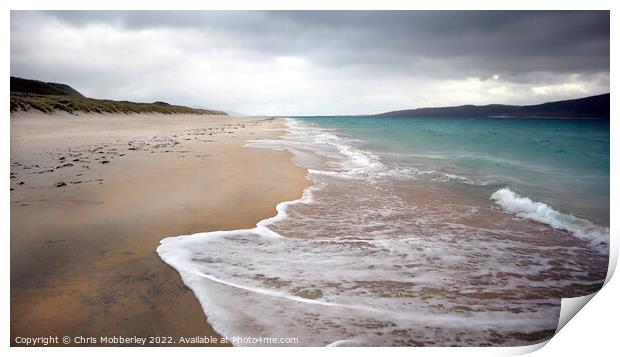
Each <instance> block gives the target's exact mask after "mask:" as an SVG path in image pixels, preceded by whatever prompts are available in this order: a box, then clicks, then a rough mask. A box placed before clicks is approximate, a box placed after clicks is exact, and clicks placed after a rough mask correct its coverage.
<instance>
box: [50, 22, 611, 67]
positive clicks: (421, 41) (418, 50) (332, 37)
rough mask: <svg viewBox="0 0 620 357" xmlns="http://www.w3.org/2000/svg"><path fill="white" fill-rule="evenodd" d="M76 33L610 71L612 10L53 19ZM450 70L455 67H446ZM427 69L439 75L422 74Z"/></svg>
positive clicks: (341, 59) (389, 62)
mask: <svg viewBox="0 0 620 357" xmlns="http://www.w3.org/2000/svg"><path fill="white" fill-rule="evenodd" d="M50 14H52V15H53V16H54V17H56V18H58V19H59V20H61V21H66V22H68V23H72V24H75V25H79V26H85V25H88V24H92V23H108V24H112V25H116V26H122V27H124V28H127V29H135V30H139V29H148V28H157V27H176V28H193V29H198V30H201V29H205V30H208V29H216V30H218V31H221V32H223V33H224V34H226V35H227V39H228V40H230V41H231V42H230V45H231V46H233V47H234V46H239V47H243V48H247V49H251V50H253V51H257V52H264V53H267V54H275V55H307V56H310V57H312V58H314V59H315V60H317V61H320V62H321V63H325V64H326V65H330V66H349V65H353V66H355V65H357V66H365V65H367V66H370V67H382V66H385V67H391V66H395V67H401V66H405V67H404V68H405V69H408V70H410V69H411V68H408V67H415V66H408V64H410V65H411V64H413V65H415V63H412V61H419V60H432V59H446V58H449V59H451V62H452V64H453V65H454V67H456V69H454V68H434V69H435V70H437V69H439V72H440V73H435V75H437V74H442V72H445V74H446V75H455V74H457V75H458V73H454V72H456V71H465V72H467V73H468V75H484V74H485V73H486V74H491V73H492V72H498V71H501V72H504V73H505V74H507V75H508V74H510V75H515V76H518V75H519V74H522V73H527V72H536V71H539V72H542V71H550V72H571V71H601V70H609V12H607V11H579V12H576V11H572V12H571V11H555V12H549V11H542V12H541V11H510V12H507V11H459V12H455V11H334V12H327V11H303V12H301V11H300V12H295V11H271V12H243V11H238V12H237V11H233V12H226V11H224V12H217V11H216V12H202V13H200V12H198V13H196V12H186V11H173V12H163V11H147V12H141V11H140V12H139V11H133V12H131V11H130V12H103V13H100V12H53V13H50ZM447 67H449V66H447ZM425 69H427V70H430V69H432V68H425Z"/></svg>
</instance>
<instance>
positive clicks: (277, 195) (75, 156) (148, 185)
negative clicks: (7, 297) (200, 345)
mask: <svg viewBox="0 0 620 357" xmlns="http://www.w3.org/2000/svg"><path fill="white" fill-rule="evenodd" d="M282 127H283V122H282V121H281V119H270V118H232V117H226V116H199V115H144V114H142V115H124V114H115V115H98V114H93V115H86V114H82V115H79V116H74V115H69V114H66V113H65V114H54V115H51V116H50V115H43V114H38V113H17V114H11V345H17V344H16V343H15V339H16V337H18V336H21V337H25V336H28V337H38V336H61V337H62V336H70V337H71V338H73V337H77V336H83V337H95V338H99V337H101V336H124V337H133V336H140V337H171V338H172V339H171V340H166V339H164V340H159V342H169V341H178V338H179V337H196V336H213V337H215V338H216V339H217V337H218V335H217V333H216V332H214V331H213V329H212V328H211V327H210V326H209V325H208V323H207V322H206V317H205V315H204V313H203V311H202V309H201V307H200V306H199V303H198V301H197V300H196V299H195V297H194V296H193V294H192V292H191V291H190V290H189V289H187V288H186V287H185V286H184V285H183V283H182V281H181V279H180V277H179V275H178V273H177V272H176V271H175V270H173V269H172V268H171V267H169V266H168V265H166V264H165V263H163V262H162V261H161V260H160V259H159V257H158V256H157V254H156V253H155V248H156V247H157V245H158V242H159V241H160V240H161V239H162V238H165V237H169V236H176V235H181V234H189V233H196V232H205V231H213V230H229V229H237V228H250V227H253V226H254V225H255V224H256V222H257V221H259V220H261V219H263V218H267V217H270V216H273V215H274V214H275V213H276V211H275V205H276V204H277V203H278V202H281V201H285V200H291V199H295V198H298V197H299V196H300V195H301V192H302V190H303V188H304V187H305V186H307V185H308V181H307V180H305V178H304V177H305V174H306V171H305V169H302V168H299V167H296V166H294V165H293V164H292V162H291V155H290V154H289V153H288V152H286V151H273V150H265V149H255V148H244V147H243V145H244V143H245V142H246V140H248V139H258V138H268V137H275V136H278V135H281V134H282V133H283V132H282V131H279V130H265V129H278V128H282ZM207 315H208V312H207ZM148 342H150V341H148V340H147V345H149V343H148ZM218 342H220V341H219V340H218Z"/></svg>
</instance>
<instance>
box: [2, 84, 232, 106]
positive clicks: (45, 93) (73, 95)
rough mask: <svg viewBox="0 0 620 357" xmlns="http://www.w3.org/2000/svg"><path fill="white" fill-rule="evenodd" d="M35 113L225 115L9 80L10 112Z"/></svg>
mask: <svg viewBox="0 0 620 357" xmlns="http://www.w3.org/2000/svg"><path fill="white" fill-rule="evenodd" d="M33 109H34V110H38V111H41V112H44V113H53V112H55V111H65V112H69V113H75V112H85V113H90V112H94V113H126V114H129V113H163V114H208V115H227V114H226V113H225V112H222V111H219V110H211V109H196V108H190V107H186V106H182V105H173V104H168V103H166V102H162V101H156V102H154V103H136V102H129V101H118V100H108V99H93V98H87V97H84V96H83V95H82V94H81V93H80V92H78V91H77V90H75V89H73V88H72V87H71V86H69V85H66V84H61V83H48V82H42V81H36V80H32V79H23V78H18V77H11V112H16V111H28V110H33Z"/></svg>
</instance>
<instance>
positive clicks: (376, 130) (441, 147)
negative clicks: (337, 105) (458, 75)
mask: <svg viewBox="0 0 620 357" xmlns="http://www.w3.org/2000/svg"><path fill="white" fill-rule="evenodd" d="M298 119H300V120H303V121H307V122H310V123H314V124H317V125H320V126H323V127H326V128H331V129H334V130H336V131H337V132H338V133H339V134H340V135H342V136H344V137H348V138H352V139H359V140H361V141H360V142H359V143H358V145H359V147H360V148H362V149H364V150H368V151H370V152H373V153H376V154H378V155H379V156H380V157H381V159H382V160H383V161H384V162H387V163H390V164H392V165H394V166H397V167H401V168H403V169H406V168H414V169H417V170H418V173H419V172H422V174H423V173H424V171H425V170H426V172H428V175H427V176H429V177H432V174H433V172H430V171H434V173H436V174H437V175H441V174H445V175H454V176H453V177H451V178H452V179H451V180H450V179H446V180H445V181H446V183H448V184H453V185H458V184H461V187H460V188H461V189H467V186H483V187H479V188H478V190H477V191H478V192H479V193H480V194H484V195H486V196H490V195H491V194H492V193H493V192H495V191H496V190H497V189H498V188H500V187H510V189H511V190H512V191H514V192H515V193H518V194H520V195H523V196H527V197H530V198H531V199H532V200H534V201H539V202H544V203H547V204H549V205H550V206H552V207H554V208H556V209H557V210H558V211H560V212H564V213H568V214H573V215H575V216H578V217H582V218H584V219H587V220H590V221H592V222H594V223H597V224H601V225H609V121H608V120H565V119H535V118H533V119H508V118H497V119H492V118H385V117H359V116H356V117H342V116H339V117H300V118H298ZM439 178H440V179H441V177H439ZM444 178H450V177H449V176H446V177H444Z"/></svg>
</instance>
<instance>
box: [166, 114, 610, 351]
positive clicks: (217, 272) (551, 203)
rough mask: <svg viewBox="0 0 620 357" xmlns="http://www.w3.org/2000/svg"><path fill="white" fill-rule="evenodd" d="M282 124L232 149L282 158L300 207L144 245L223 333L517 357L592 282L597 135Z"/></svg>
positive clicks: (596, 283)
mask: <svg viewBox="0 0 620 357" xmlns="http://www.w3.org/2000/svg"><path fill="white" fill-rule="evenodd" d="M286 125H287V129H286V132H285V134H284V135H283V136H282V137H281V138H280V139H276V140H255V141H251V142H249V143H248V144H247V146H249V147H255V148H263V149H276V150H289V151H291V152H292V153H293V156H294V162H295V164H297V165H299V166H301V167H305V168H306V169H308V178H309V179H310V180H311V182H312V183H313V184H312V185H311V186H310V187H309V188H307V189H306V190H305V191H304V194H303V197H301V198H300V199H299V200H296V201H291V202H282V203H280V204H279V205H278V206H277V211H278V214H277V216H275V217H273V218H270V219H267V220H264V221H262V222H259V223H258V225H257V227H256V228H254V229H245V230H237V231H221V232H207V233H198V234H195V235H190V236H181V237H171V238H167V239H164V240H163V241H162V242H161V245H160V246H159V247H158V248H157V252H158V254H159V255H160V257H161V258H162V259H163V260H164V261H165V262H166V263H168V264H170V265H171V266H173V267H174V268H175V269H177V270H178V271H179V273H180V274H181V277H182V278H183V281H184V283H185V284H186V285H187V286H188V287H190V288H191V289H192V290H193V291H194V293H195V294H196V296H197V297H198V299H199V300H200V302H201V304H202V306H203V308H204V310H205V312H206V313H207V316H208V320H209V323H211V325H212V326H213V327H214V328H215V329H216V331H218V332H219V333H221V334H222V335H224V336H229V337H232V336H252V337H256V336H259V337H264V338H287V337H294V338H297V339H298V340H297V342H298V344H297V345H299V346H325V345H334V346H349V345H350V346H518V345H528V344H533V343H537V342H540V341H543V340H545V339H548V338H550V337H551V336H552V335H553V333H554V331H555V329H556V327H557V324H558V318H559V311H560V298H563V297H574V296H580V295H585V294H590V293H592V292H595V291H597V290H598V289H599V288H600V287H601V285H602V283H603V281H604V280H605V276H606V273H607V262H608V256H609V220H610V219H609V206H610V205H609V185H610V182H609V172H610V170H609V165H610V164H609V133H610V132H609V121H602V120H559V119H535V118H533V119H508V118H496V119H492V118H451V119H439V118H385V117H360V116H355V117H342V116H340V117H298V118H287V119H286ZM265 341H267V343H266V344H274V341H273V340H265ZM283 341H289V340H283ZM259 344H260V342H259Z"/></svg>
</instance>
